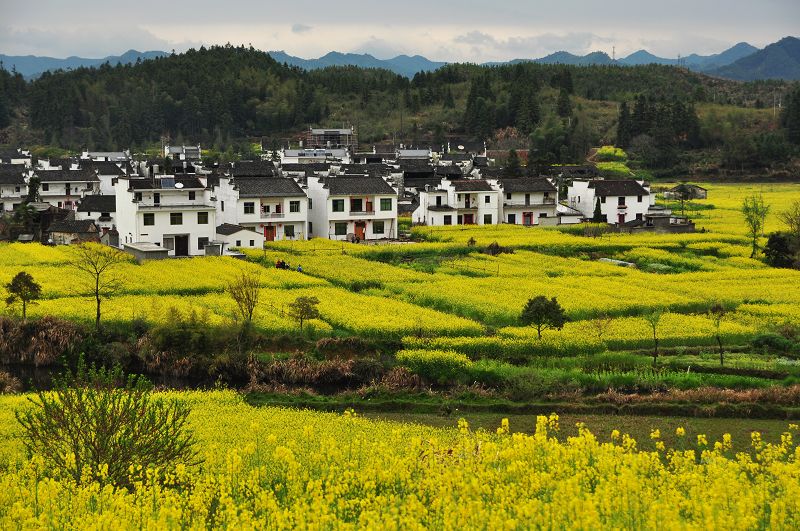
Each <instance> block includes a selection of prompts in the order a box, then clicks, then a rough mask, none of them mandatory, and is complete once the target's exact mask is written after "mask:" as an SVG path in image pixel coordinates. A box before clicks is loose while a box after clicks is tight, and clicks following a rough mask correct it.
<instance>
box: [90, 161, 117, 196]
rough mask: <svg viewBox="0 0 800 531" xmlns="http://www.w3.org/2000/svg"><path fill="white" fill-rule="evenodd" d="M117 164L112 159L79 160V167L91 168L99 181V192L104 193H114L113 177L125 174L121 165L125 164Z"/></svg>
mask: <svg viewBox="0 0 800 531" xmlns="http://www.w3.org/2000/svg"><path fill="white" fill-rule="evenodd" d="M121 164H122V163H120V164H117V163H116V162H113V161H105V160H98V161H92V160H83V161H81V168H83V169H86V170H93V171H94V172H95V174H96V175H97V179H98V180H99V181H100V193H101V194H104V195H114V179H116V178H118V177H121V176H123V175H125V170H123V167H125V168H127V167H128V165H127V164H125V165H124V166H121Z"/></svg>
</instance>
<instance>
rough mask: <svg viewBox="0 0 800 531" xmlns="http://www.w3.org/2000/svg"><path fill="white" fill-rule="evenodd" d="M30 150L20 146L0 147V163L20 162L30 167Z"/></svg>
mask: <svg viewBox="0 0 800 531" xmlns="http://www.w3.org/2000/svg"><path fill="white" fill-rule="evenodd" d="M31 163H32V158H31V152H30V151H26V150H22V149H20V148H9V149H0V164H22V165H24V166H25V167H26V168H30V167H31Z"/></svg>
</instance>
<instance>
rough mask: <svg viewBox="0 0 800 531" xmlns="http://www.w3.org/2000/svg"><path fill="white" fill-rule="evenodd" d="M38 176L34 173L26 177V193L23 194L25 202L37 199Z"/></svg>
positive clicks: (32, 201)
mask: <svg viewBox="0 0 800 531" xmlns="http://www.w3.org/2000/svg"><path fill="white" fill-rule="evenodd" d="M39 185H40V183H39V177H37V176H36V175H34V176H33V177H31V178H30V179H28V195H27V196H25V202H26V203H34V202H36V201H38V200H39Z"/></svg>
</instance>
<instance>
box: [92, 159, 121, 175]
mask: <svg viewBox="0 0 800 531" xmlns="http://www.w3.org/2000/svg"><path fill="white" fill-rule="evenodd" d="M81 168H85V169H90V170H97V173H98V174H100V175H114V176H120V175H125V172H124V171H122V170H121V169H120V167H119V166H117V165H116V164H115V163H114V162H111V161H105V160H96V161H91V160H84V161H81Z"/></svg>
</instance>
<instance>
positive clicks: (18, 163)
mask: <svg viewBox="0 0 800 531" xmlns="http://www.w3.org/2000/svg"><path fill="white" fill-rule="evenodd" d="M202 153H203V151H202V149H201V146H199V145H196V146H192V145H181V146H173V145H168V144H166V145H164V147H163V156H160V157H149V158H148V157H139V156H135V155H133V156H132V155H131V152H130V151H119V152H96V151H88V150H85V151H83V152H82V153H81V154H80V156H76V157H74V158H68V159H43V160H34V158H33V157H32V156H31V154H30V152H28V151H25V150H22V149H16V150H9V151H7V152H4V153H2V154H0V212H2V213H3V214H5V216H4V218H2V222H0V239H5V240H11V241H38V242H41V243H45V244H56V245H59V244H71V243H80V242H85V241H100V242H102V243H104V244H107V245H111V246H115V247H119V248H122V249H125V250H127V251H129V252H131V253H133V254H134V255H136V256H137V257H139V258H165V257H168V256H169V257H182V256H203V255H224V254H232V253H234V254H235V252H236V251H235V250H238V249H248V248H249V249H253V248H256V249H260V248H262V247H263V246H264V243H265V242H270V241H281V240H306V239H311V238H326V239H330V240H347V241H350V242H375V241H393V240H398V239H401V238H403V237H405V236H406V234H405V232H406V231H404V230H403V229H402V228H401V224H400V223H399V219H403V218H406V219H407V218H410V220H411V223H412V224H415V225H428V226H437V225H495V224H504V223H505V224H512V225H523V226H553V225H565V224H578V223H583V222H595V223H598V222H600V223H607V224H609V229H611V230H615V231H619V232H629V233H636V232H641V231H651V232H693V231H694V224H693V223H692V221H691V220H689V219H688V218H686V217H683V216H678V215H675V214H673V213H672V212H671V211H670V210H669V209H666V208H664V207H663V206H660V205H657V204H656V193H655V191H654V190H652V189H651V186H650V184H649V183H647V182H645V181H643V180H637V179H635V178H628V179H621V178H603V177H601V176H600V175H599V174H598V172H597V170H596V169H595V168H594V167H593V166H591V165H585V166H575V165H570V166H560V165H559V166H549V167H547V168H544V169H543V170H542V171H541V174H539V175H530V173H528V176H523V172H522V171H520V169H519V168H517V169H513V168H504V167H502V166H500V165H498V164H497V161H496V160H495V159H493V158H489V157H488V156H487V150H486V147H485V145H482V144H481V143H471V145H470V146H468V147H465V146H464V145H458V146H457V147H453V148H452V149H451V146H450V145H449V144H448V145H446V146H441V147H438V148H436V147H433V148H432V147H426V148H418V147H416V146H414V147H407V146H404V145H399V146H393V145H389V146H387V145H379V146H373V147H372V149H371V150H370V151H359V144H358V136H357V132H356V130H355V128H352V127H351V128H345V129H319V128H311V129H309V130H308V131H306V132H305V133H304V134H303V135H302V136H301V137H300V138H299V139H298V141H297V142H296V146H294V147H292V148H290V147H284V148H281V149H280V150H274V149H273V150H270V149H267V148H262V156H261V159H260V160H242V161H238V162H232V163H227V164H225V163H223V164H213V165H204V164H203V162H202ZM704 196H705V190H704V189H702V188H700V187H697V186H694V185H678V186H677V187H675V188H673V189H670V190H667V191H665V197H672V198H684V199H691V198H702V197H704Z"/></svg>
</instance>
